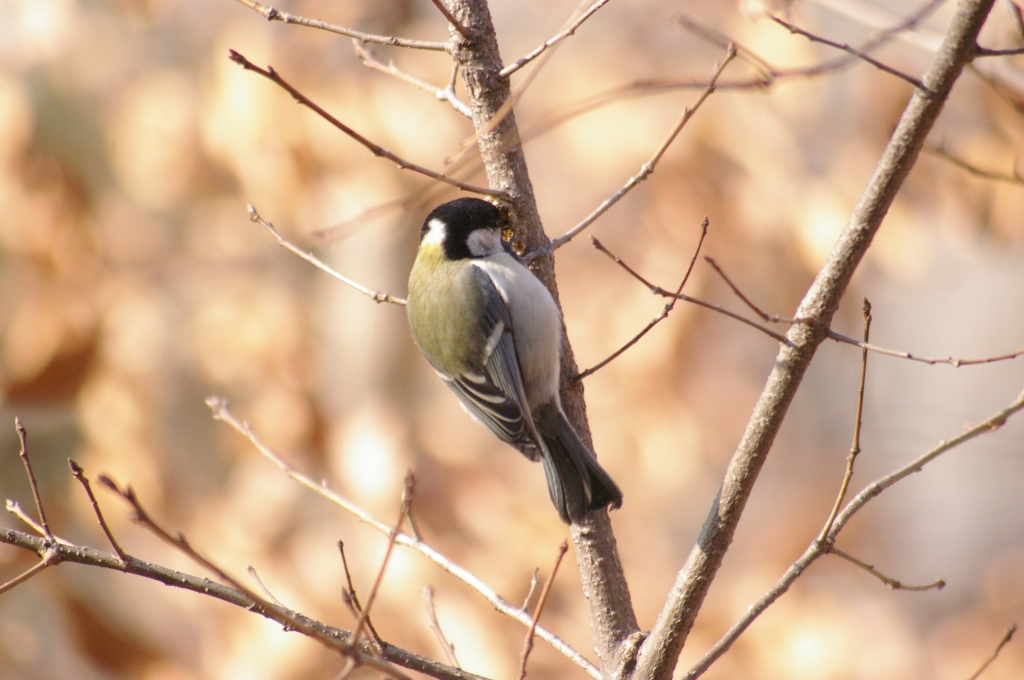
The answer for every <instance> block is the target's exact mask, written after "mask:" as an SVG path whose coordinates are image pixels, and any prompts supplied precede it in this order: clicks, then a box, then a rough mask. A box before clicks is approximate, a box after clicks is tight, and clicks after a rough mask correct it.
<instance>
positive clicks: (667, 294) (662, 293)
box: [591, 237, 788, 343]
mask: <svg viewBox="0 0 1024 680" xmlns="http://www.w3.org/2000/svg"><path fill="white" fill-rule="evenodd" d="M591 241H592V242H593V244H594V247H595V248H597V249H598V250H599V251H601V252H602V253H604V254H605V255H607V256H608V257H610V258H611V259H612V261H613V262H615V264H617V265H619V266H620V267H622V268H623V269H625V270H626V272H627V273H628V274H629V275H630V276H632V277H633V278H634V279H636V280H637V281H639V282H640V283H642V284H643V285H644V286H646V287H647V289H648V290H650V291H651V292H652V293H654V294H655V295H660V296H662V297H670V298H675V299H677V300H682V301H683V302H689V303H691V304H694V305H697V306H698V307H704V308H705V309H710V310H712V311H714V312H718V313H719V314H722V315H724V316H727V317H729V318H730V319H735V320H736V321H739V322H740V323H744V324H746V325H748V326H750V327H751V328H754V329H756V330H759V331H761V332H762V333H764V334H765V335H767V336H768V337H770V338H772V339H774V340H776V341H777V342H781V343H786V342H788V341H787V340H786V336H784V335H782V334H781V333H776V332H775V331H773V330H772V329H770V328H768V327H767V326H762V325H761V324H759V323H757V322H756V321H751V320H750V319H748V318H746V317H745V316H741V315H739V314H737V313H736V312H731V311H729V310H728V309H725V308H724V307H719V306H718V305H715V304H711V303H710V302H705V301H704V300H701V299H699V298H695V297H690V296H689V295H687V294H686V293H673V292H672V291H668V290H665V289H664V288H662V287H661V286H656V285H654V284H653V283H651V282H650V281H648V280H647V279H645V278H644V277H642V276H640V274H638V273H637V272H636V271H635V270H634V269H633V268H632V267H630V266H629V265H628V264H626V263H625V262H623V261H622V258H620V257H619V256H618V255H616V254H614V253H613V252H611V251H610V250H608V249H607V248H605V247H604V244H602V243H601V242H600V241H599V240H597V239H596V238H593V237H591Z"/></svg>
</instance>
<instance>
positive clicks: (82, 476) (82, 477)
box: [68, 458, 128, 564]
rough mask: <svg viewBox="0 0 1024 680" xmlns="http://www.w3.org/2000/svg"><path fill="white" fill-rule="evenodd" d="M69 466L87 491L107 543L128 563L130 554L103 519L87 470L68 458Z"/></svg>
mask: <svg viewBox="0 0 1024 680" xmlns="http://www.w3.org/2000/svg"><path fill="white" fill-rule="evenodd" d="M68 466H69V467H70V468H71V476H72V477H74V478H75V479H77V480H78V482H79V484H81V485H82V488H84V489H85V495H86V496H88V497H89V504H90V505H92V511H93V514H95V515H96V521H97V522H99V525H100V529H102V530H103V535H104V536H106V537H107V541H109V542H110V545H111V547H112V548H113V549H114V552H115V553H117V556H118V558H120V560H121V562H122V563H124V564H127V563H128V554H127V553H126V552H125V551H124V550H122V549H121V546H120V545H119V544H118V542H117V539H116V538H114V534H113V533H112V532H111V531H110V527H109V526H107V521H106V520H105V519H103V512H102V511H101V510H100V504H99V503H98V502H96V496H95V495H94V494H93V492H92V485H90V484H89V478H88V477H86V476H85V470H83V469H82V466H81V465H79V464H78V463H76V462H75V461H73V460H71V459H70V458H68Z"/></svg>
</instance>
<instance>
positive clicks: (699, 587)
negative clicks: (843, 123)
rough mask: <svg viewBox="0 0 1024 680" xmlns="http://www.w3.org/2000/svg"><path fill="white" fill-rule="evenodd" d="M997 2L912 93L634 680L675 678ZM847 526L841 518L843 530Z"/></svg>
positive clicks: (969, 12)
mask: <svg viewBox="0 0 1024 680" xmlns="http://www.w3.org/2000/svg"><path fill="white" fill-rule="evenodd" d="M993 2H994V0H961V2H960V3H959V5H958V7H957V10H956V13H955V14H954V16H953V19H952V22H951V24H950V27H949V29H948V32H947V34H946V36H945V38H944V39H943V42H942V45H941V47H940V49H939V51H938V53H937V54H936V56H935V58H934V60H933V62H932V64H931V66H930V67H929V68H928V71H927V72H926V73H925V75H924V78H923V81H922V82H923V85H924V86H925V87H924V88H923V89H922V88H917V89H915V90H914V93H913V95H912V97H911V100H910V102H909V103H908V105H907V107H906V109H905V110H904V112H903V115H902V117H901V118H900V121H899V123H898V124H897V126H896V129H895V131H894V132H893V134H892V136H891V138H890V140H889V143H888V144H887V146H886V149H885V151H884V152H883V154H882V157H881V159H880V160H879V162H878V165H877V166H876V169H875V172H874V174H873V176H872V177H871V179H870V180H869V182H868V186H867V187H866V189H865V190H864V193H863V194H862V196H861V199H860V201H859V202H858V204H857V206H856V208H855V209H854V212H853V214H852V216H851V218H850V221H849V223H848V224H847V225H846V227H845V228H844V229H843V231H842V233H841V234H840V235H839V239H838V241H837V243H836V245H835V247H834V248H833V250H832V252H831V254H830V255H829V257H828V259H827V260H826V262H825V264H824V266H823V267H822V269H821V271H820V272H819V273H818V275H817V277H816V278H815V280H814V283H813V284H812V285H811V287H810V289H809V290H808V291H807V294H806V295H805V297H804V299H803V301H802V302H801V304H800V306H799V307H798V309H797V312H796V314H795V315H794V317H795V318H798V319H802V320H807V321H808V323H800V324H796V325H794V326H792V327H791V328H790V329H789V331H788V333H787V334H786V339H787V341H788V342H787V343H786V344H783V345H782V346H781V347H780V350H779V354H778V356H777V358H776V360H775V362H774V365H773V368H772V372H771V374H770V375H769V377H768V381H767V383H766V385H765V388H764V391H763V392H762V394H761V397H760V399H759V400H758V402H757V405H756V406H755V407H754V412H753V413H752V414H751V418H750V420H749V421H748V424H747V428H746V431H745V432H744V434H743V438H742V439H741V441H740V443H739V446H738V447H737V449H736V452H735V453H734V454H733V457H732V459H731V461H730V462H729V465H728V468H727V470H726V473H725V477H724V481H723V483H722V486H721V488H720V490H719V493H718V497H717V498H716V499H715V502H714V504H713V505H712V508H711V511H710V513H709V515H708V518H707V521H706V522H705V524H704V527H703V529H702V530H701V533H700V536H699V538H698V540H697V545H695V546H694V548H693V550H692V551H691V553H690V556H689V558H688V559H687V561H686V564H685V565H684V566H683V568H682V569H681V570H680V571H679V573H678V575H677V577H676V582H675V584H674V585H673V587H672V589H671V591H670V593H669V595H668V600H667V602H666V605H665V607H664V609H662V612H661V614H660V615H659V617H658V620H657V622H656V623H655V625H654V628H653V629H652V630H651V634H650V636H649V637H648V639H647V641H646V642H645V643H644V644H643V646H642V648H641V650H640V655H639V658H638V660H637V666H636V671H635V672H634V677H638V678H639V677H643V678H654V679H655V680H667V679H668V678H670V677H671V675H672V671H673V669H674V667H675V665H676V662H677V660H678V658H679V653H680V651H681V650H682V647H683V644H684V642H685V640H686V638H687V636H688V634H689V632H690V629H691V628H692V626H693V622H694V620H695V619H696V616H697V612H698V611H699V609H700V606H701V604H702V603H703V601H704V597H705V595H706V594H707V592H708V588H709V586H710V584H711V582H712V581H713V580H714V577H715V575H716V573H717V572H718V568H719V566H720V565H721V563H722V559H723V557H724V555H725V553H726V551H727V550H728V548H729V545H730V543H731V542H732V538H733V535H734V533H735V531H736V527H737V526H738V524H739V520H740V517H741V515H742V513H743V509H744V507H745V506H746V502H747V499H748V498H749V497H750V494H751V492H752V490H753V487H754V482H755V481H756V480H757V476H758V473H759V472H760V470H761V466H762V465H763V464H764V461H765V459H766V458H767V455H768V452H769V451H770V450H771V446H772V443H773V442H774V440H775V436H776V434H777V433H778V431H779V428H780V427H781V425H782V421H783V419H784V418H785V416H786V412H787V410H788V408H789V405H790V403H791V402H792V400H793V397H794V395H795V394H796V391H797V389H798V387H799V385H800V383H801V381H802V379H803V376H804V373H805V371H806V370H807V367H808V366H809V365H810V362H811V359H812V358H813V357H814V354H815V352H816V351H817V348H818V346H819V345H820V344H821V343H822V342H823V341H824V340H825V339H826V338H827V337H828V336H827V333H826V330H827V329H828V328H829V326H830V325H831V321H832V317H833V315H834V314H835V312H836V310H837V309H838V307H839V302H840V300H841V299H842V296H843V294H844V293H845V291H846V288H847V286H848V285H849V282H850V279H851V277H852V276H853V273H854V271H855V270H856V268H857V265H858V264H859V263H860V261H861V259H862V258H863V256H864V254H865V253H866V252H867V249H868V247H869V246H870V244H871V241H872V239H873V237H874V236H875V234H876V233H877V231H878V229H879V227H880V226H881V224H882V218H883V217H884V216H885V214H886V213H887V212H888V210H889V207H890V206H891V205H892V202H893V200H894V198H895V196H896V194H897V192H898V191H899V189H900V187H901V186H902V184H903V180H904V179H905V178H906V176H907V175H908V174H909V172H910V169H911V168H912V167H913V165H914V162H915V161H916V159H917V157H918V155H919V153H920V151H921V147H922V146H923V144H924V140H925V138H926V137H927V135H928V132H929V131H930V130H931V128H932V125H933V124H934V122H935V119H936V118H937V117H938V115H939V112H940V111H941V110H942V107H943V104H944V103H945V100H946V98H947V97H948V96H949V93H950V91H951V89H952V87H953V83H954V82H956V79H957V78H958V77H959V75H960V73H961V71H962V70H963V68H964V65H965V64H967V63H968V62H969V61H970V60H971V59H972V58H973V56H974V49H975V44H976V40H977V37H978V33H979V32H980V30H981V27H982V25H983V24H984V22H985V18H986V17H987V16H988V13H989V11H990V10H991V8H992V4H993ZM842 518H843V515H842V514H840V516H839V517H838V518H837V519H836V525H839V522H840V521H841V520H842ZM833 531H835V529H834V528H833Z"/></svg>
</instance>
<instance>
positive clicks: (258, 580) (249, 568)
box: [245, 564, 284, 607]
mask: <svg viewBox="0 0 1024 680" xmlns="http://www.w3.org/2000/svg"><path fill="white" fill-rule="evenodd" d="M245 571H246V573H247V574H249V578H251V579H252V580H253V581H256V585H258V586H259V587H260V590H262V591H263V594H264V595H266V596H267V597H268V598H269V599H270V601H271V602H273V603H274V604H276V605H277V606H278V607H283V606H284V603H283V602H281V600H279V599H277V596H275V595H274V594H273V593H272V592H270V588H268V587H267V585H266V584H265V583H263V579H261V578H260V575H259V574H257V573H256V567H254V566H252V565H251V564H250V565H249V566H247V567H246V568H245Z"/></svg>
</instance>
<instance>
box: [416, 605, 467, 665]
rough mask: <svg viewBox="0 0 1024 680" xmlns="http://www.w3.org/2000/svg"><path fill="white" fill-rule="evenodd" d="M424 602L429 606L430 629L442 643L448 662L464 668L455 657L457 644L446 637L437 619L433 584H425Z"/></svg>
mask: <svg viewBox="0 0 1024 680" xmlns="http://www.w3.org/2000/svg"><path fill="white" fill-rule="evenodd" d="M421 597H422V598H423V602H424V603H425V606H426V608H427V622H428V623H429V624H430V630H432V631H433V632H434V637H436V638H437V644H439V645H441V651H442V652H444V656H445V658H446V659H448V663H450V664H451V665H453V666H455V667H456V668H462V666H460V665H459V660H458V659H457V658H456V657H455V645H453V644H452V643H451V642H449V641H448V638H447V637H445V634H444V631H443V630H441V624H440V623H439V622H438V620H437V612H436V611H435V610H434V588H433V586H430V585H426V586H423V592H422V593H421Z"/></svg>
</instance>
